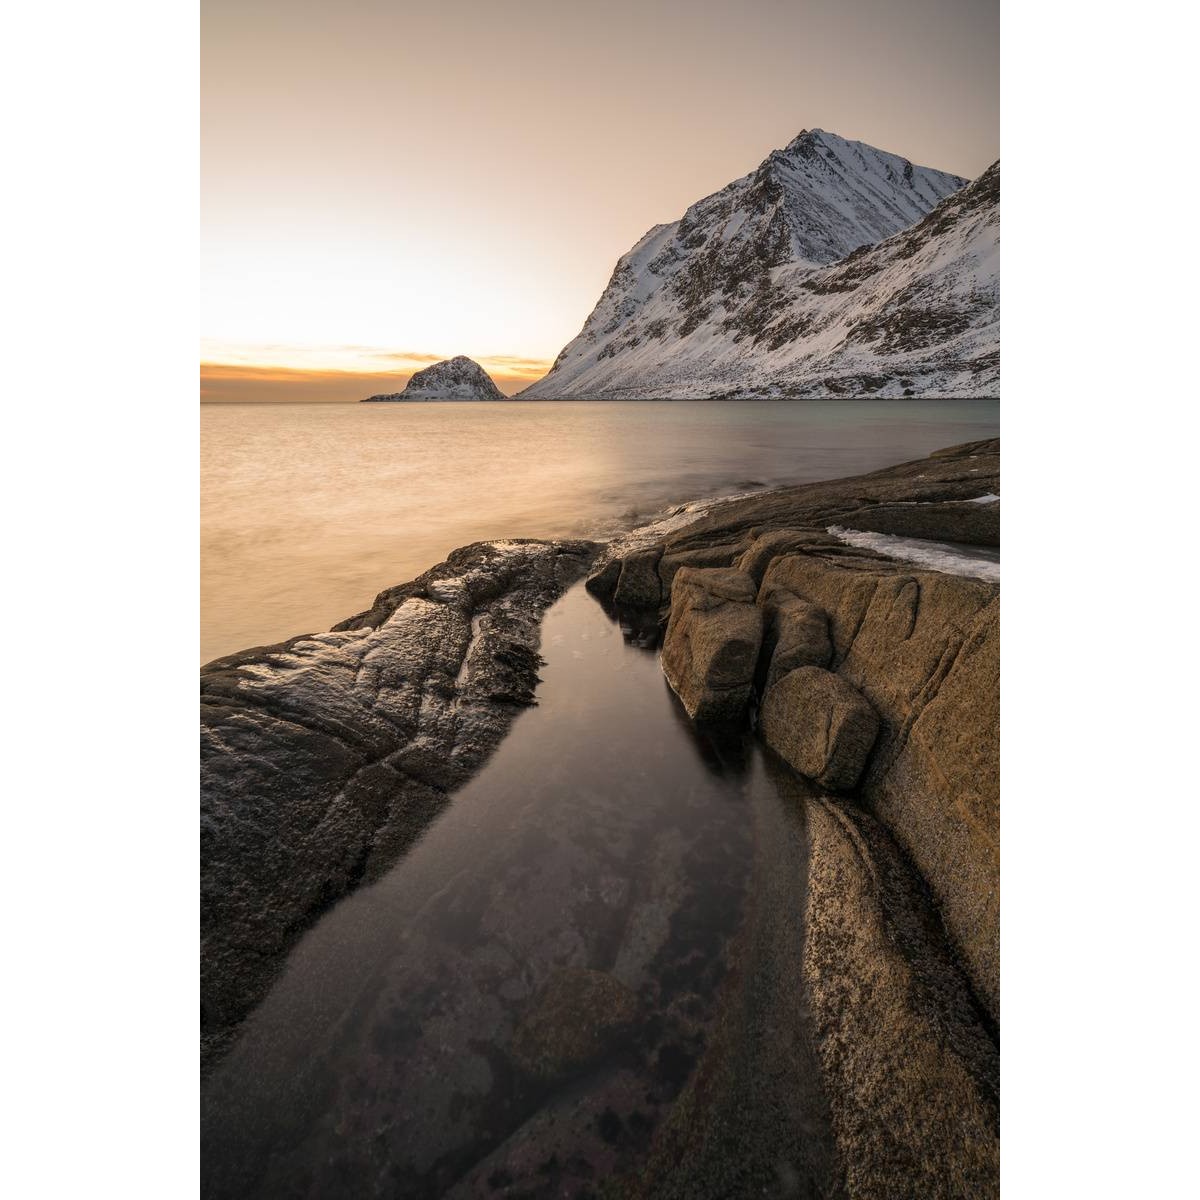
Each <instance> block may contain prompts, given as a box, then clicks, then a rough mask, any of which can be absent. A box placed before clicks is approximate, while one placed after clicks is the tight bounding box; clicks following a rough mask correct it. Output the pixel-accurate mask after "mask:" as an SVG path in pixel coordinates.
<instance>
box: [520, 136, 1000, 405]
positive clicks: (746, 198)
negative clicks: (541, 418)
mask: <svg viewBox="0 0 1200 1200" xmlns="http://www.w3.org/2000/svg"><path fill="white" fill-rule="evenodd" d="M999 182H1000V180H999V164H996V165H995V166H993V167H992V168H990V169H989V170H988V171H987V172H985V174H984V175H983V176H981V177H980V179H978V180H976V181H975V182H974V183H973V184H971V185H970V186H969V187H966V188H964V187H963V185H964V184H965V183H966V181H965V180H962V179H959V178H958V177H957V176H953V175H947V174H945V173H943V172H939V171H932V170H929V169H928V168H924V167H915V166H913V164H912V163H909V162H907V161H906V160H904V159H901V158H898V157H896V156H895V155H891V154H886V153H884V152H882V151H879V150H875V149H873V148H872V147H869V146H865V145H863V144H862V143H858V142H848V141H846V140H844V139H842V138H839V137H837V136H836V135H833V134H829V133H824V132H822V131H821V130H813V131H810V132H805V133H802V134H801V135H800V136H799V137H797V138H796V139H795V140H794V141H792V142H791V143H790V144H789V145H788V146H787V147H786V148H785V149H784V150H781V151H775V152H774V153H772V154H771V155H770V156H769V157H768V158H767V159H766V161H765V162H763V163H762V165H761V166H759V168H758V169H757V170H756V171H754V172H752V173H751V174H750V175H747V176H746V177H745V178H743V179H740V180H737V181H735V182H734V183H731V184H730V185H729V186H728V187H726V188H725V189H723V190H722V191H720V192H717V193H716V194H715V195H713V196H709V197H707V198H706V199H704V200H701V201H700V202H699V203H697V204H694V205H693V206H692V207H691V208H690V209H688V211H687V213H685V214H684V216H683V218H682V219H681V220H680V221H677V222H675V223H673V224H671V225H661V226H657V227H656V228H654V229H652V230H651V231H650V232H649V233H648V234H646V236H645V237H644V238H643V239H642V240H641V241H640V242H639V243H638V244H637V245H636V246H635V247H634V248H633V249H632V250H631V251H630V252H629V253H628V254H626V255H625V256H624V257H623V258H622V259H621V260H620V262H619V263H618V264H617V268H616V270H615V271H614V273H613V277H612V280H611V281H610V282H609V285H608V287H607V288H606V289H605V292H604V294H603V296H601V298H600V301H599V303H598V304H597V305H596V308H595V310H594V311H593V312H592V315H591V316H590V317H589V318H588V320H587V322H586V324H585V325H584V327H583V330H582V331H581V332H580V334H579V336H578V337H577V338H575V340H574V341H572V342H571V343H569V344H568V345H567V346H566V347H565V348H564V349H563V351H562V353H561V354H559V356H558V358H557V360H556V361H555V364H554V366H553V367H552V369H551V370H550V372H549V374H547V375H546V376H545V377H544V378H543V379H541V380H539V381H538V382H537V383H535V384H534V385H533V386H532V387H530V388H527V389H526V390H525V391H524V392H522V393H521V395H522V396H523V397H525V398H529V399H542V398H551V397H577V398H597V399H605V398H611V399H650V398H655V397H661V398H669V399H685V398H704V397H723V398H749V397H759V396H763V397H775V396H795V397H821V396H859V395H878V396H903V395H918V396H974V395H995V394H997V393H998V374H999V366H998V359H999V352H998V342H999V333H998V329H999ZM960 189H961V190H960Z"/></svg>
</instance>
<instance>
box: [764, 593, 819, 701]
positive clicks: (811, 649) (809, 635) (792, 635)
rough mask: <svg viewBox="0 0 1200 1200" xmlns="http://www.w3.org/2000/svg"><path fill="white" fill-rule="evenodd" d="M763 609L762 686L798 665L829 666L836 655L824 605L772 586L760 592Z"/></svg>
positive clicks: (776, 679) (779, 677) (766, 688)
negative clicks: (766, 590) (822, 606)
mask: <svg viewBox="0 0 1200 1200" xmlns="http://www.w3.org/2000/svg"><path fill="white" fill-rule="evenodd" d="M758 603H759V605H760V607H761V608H762V610H763V617H764V631H763V648H762V653H761V654H760V655H759V659H758V666H759V669H758V678H757V682H758V686H759V690H760V691H761V692H763V693H766V692H767V691H768V690H769V689H770V688H772V687H774V686H775V684H776V683H778V682H779V680H780V679H782V678H783V677H784V676H785V675H786V674H787V673H788V672H789V671H794V670H795V669H796V668H797V667H828V666H829V663H830V661H831V660H832V658H833V642H832V641H830V638H829V617H828V615H827V614H826V612H825V610H824V609H823V608H821V607H820V605H817V604H813V603H811V602H810V601H808V600H805V599H803V598H802V597H800V596H797V595H796V594H795V593H794V592H789V591H788V590H787V589H786V588H772V589H771V590H770V591H769V592H765V593H760V595H759V599H758Z"/></svg>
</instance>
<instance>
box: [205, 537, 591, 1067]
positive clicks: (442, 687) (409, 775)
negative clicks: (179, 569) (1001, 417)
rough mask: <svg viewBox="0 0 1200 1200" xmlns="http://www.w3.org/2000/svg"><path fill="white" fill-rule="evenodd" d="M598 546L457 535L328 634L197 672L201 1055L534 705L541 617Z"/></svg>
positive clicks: (214, 1048)
mask: <svg viewBox="0 0 1200 1200" xmlns="http://www.w3.org/2000/svg"><path fill="white" fill-rule="evenodd" d="M598 550H599V547H598V546H597V545H596V544H595V543H592V542H582V541H580V542H537V541H513V542H483V543H478V544H476V545H473V546H466V547H463V548H462V549H460V550H456V551H455V552H454V553H453V554H451V555H450V557H449V559H448V560H447V561H446V562H444V563H440V564H439V565H438V566H436V567H434V568H433V569H432V570H430V571H427V572H425V574H423V575H421V576H419V577H418V578H417V579H415V580H413V581H412V582H411V583H406V584H402V585H400V586H399V587H395V588H390V589H388V590H386V591H384V592H381V593H380V594H379V596H378V597H376V599H375V603H374V604H373V605H372V607H371V608H370V609H368V610H367V611H366V612H363V613H360V614H358V615H357V616H355V617H351V618H349V619H348V620H346V621H344V622H342V623H341V624H340V625H338V626H337V627H336V628H335V629H333V630H331V631H330V632H329V633H323V634H313V635H311V636H305V637H298V638H293V639H291V640H290V641H287V642H283V643H280V644H279V645H275V646H264V647H259V648H256V649H252V650H245V651H242V652H241V653H238V654H233V655H229V656H227V657H225V658H220V659H217V660H216V661H214V662H211V663H208V664H207V665H206V666H204V667H203V668H201V671H200V762H201V775H200V780H201V802H200V831H201V832H200V853H201V873H200V903H201V910H200V911H201V918H200V919H201V930H200V937H201V949H200V968H201V978H200V1004H201V1017H200V1021H201V1048H202V1061H203V1063H204V1064H205V1065H208V1064H211V1062H212V1061H214V1060H215V1058H216V1057H218V1056H219V1055H220V1053H221V1051H222V1050H223V1049H224V1047H225V1046H226V1045H227V1044H228V1042H229V1040H230V1038H231V1037H232V1036H233V1034H234V1032H235V1031H236V1029H237V1026H238V1024H239V1023H240V1022H241V1021H242V1019H243V1018H244V1017H245V1016H246V1014H247V1013H248V1012H249V1011H250V1010H251V1009H252V1008H253V1007H254V1005H255V1004H256V1003H257V1002H258V1001H259V1000H260V999H261V998H262V996H263V995H264V994H265V993H266V991H267V989H268V988H269V986H270V984H271V981H272V979H273V978H274V977H275V975H276V973H277V972H278V969H279V967H280V966H281V964H282V962H283V960H284V958H285V957H286V955H287V952H288V950H289V949H290V948H291V947H292V946H293V945H294V944H295V942H296V940H297V939H298V938H299V936H300V935H301V934H302V933H303V932H304V930H305V929H307V928H308V927H309V926H310V925H311V924H312V923H313V921H315V920H316V918H317V917H318V916H320V914H321V913H322V912H324V911H325V910H326V909H327V908H329V906H330V905H331V904H333V903H334V902H335V901H336V900H338V899H339V898H340V897H341V896H343V895H345V894H346V893H347V892H349V891H351V890H352V889H353V888H354V887H356V886H357V885H358V884H359V883H360V882H362V881H363V880H370V879H373V878H377V877H378V875H379V874H380V873H381V872H382V871H384V870H385V869H386V868H387V867H388V866H390V865H391V864H392V863H393V862H394V861H395V860H396V858H397V857H398V856H399V855H400V854H401V853H402V852H403V850H404V848H405V847H406V846H408V845H409V844H410V843H411V842H412V841H413V839H414V838H415V837H417V836H418V835H419V834H420V833H421V831H422V830H423V829H424V828H425V826H426V825H427V824H428V823H429V821H430V820H432V819H433V817H434V816H435V815H436V814H437V813H438V812H439V811H440V810H441V808H442V807H443V805H444V804H445V803H446V801H447V799H448V798H449V796H450V793H451V792H453V790H454V789H455V788H457V787H459V786H461V785H462V783H464V782H465V781H466V780H467V779H468V778H469V777H470V776H471V774H472V773H473V772H474V771H475V770H477V769H478V767H479V766H480V764H481V763H482V762H483V761H484V760H485V759H486V758H487V756H488V755H489V754H490V753H491V752H492V751H493V750H494V749H495V748H496V746H498V745H499V743H500V740H501V739H502V738H503V736H504V734H505V732H506V731H507V730H508V727H509V725H510V724H511V723H512V720H513V718H514V717H515V716H516V714H517V713H518V712H520V711H521V710H522V709H523V708H526V707H528V706H529V705H531V704H533V703H535V701H534V689H535V688H536V686H537V683H538V675H537V669H538V665H539V658H538V639H539V621H540V618H541V614H542V613H543V612H544V611H545V610H546V608H548V607H549V605H550V604H552V603H553V602H554V600H556V599H557V598H558V597H559V596H560V595H561V594H562V592H563V590H564V589H565V588H566V587H568V586H569V585H570V584H571V583H573V582H574V581H575V580H576V579H578V578H579V577H580V576H581V575H582V574H583V573H584V572H585V571H586V570H587V568H588V566H589V564H590V563H591V561H592V559H593V558H594V556H595V554H596V553H597V551H598Z"/></svg>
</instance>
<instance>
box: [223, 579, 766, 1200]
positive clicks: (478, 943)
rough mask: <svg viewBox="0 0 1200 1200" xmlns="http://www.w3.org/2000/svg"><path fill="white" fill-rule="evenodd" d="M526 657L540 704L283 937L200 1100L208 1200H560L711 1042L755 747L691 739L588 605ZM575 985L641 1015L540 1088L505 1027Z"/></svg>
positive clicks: (645, 1130) (553, 621)
mask: <svg viewBox="0 0 1200 1200" xmlns="http://www.w3.org/2000/svg"><path fill="white" fill-rule="evenodd" d="M543 655H544V656H545V658H546V660H547V665H546V667H545V668H544V670H543V675H544V683H543V684H542V686H541V687H540V688H539V692H538V699H539V707H538V708H535V709H532V710H530V711H529V712H527V713H525V714H523V715H522V716H521V717H519V718H518V720H517V722H516V724H515V725H514V728H513V731H512V733H511V735H510V736H509V738H508V739H507V740H506V741H505V742H504V744H503V745H502V746H501V747H500V749H499V751H498V752H497V753H496V755H495V756H494V757H493V758H492V760H491V761H490V762H489V763H488V764H487V766H486V767H485V768H484V769H483V771H482V772H481V773H480V774H479V775H478V776H477V777H476V778H475V780H474V781H472V783H470V784H469V785H468V786H467V787H465V788H464V789H463V790H462V791H461V792H460V793H458V795H457V796H456V797H455V798H454V800H453V802H452V803H451V805H450V806H449V807H448V809H447V810H446V811H445V812H444V814H443V815H442V816H441V817H440V818H439V820H438V821H437V822H436V823H435V824H434V825H433V826H431V827H430V829H429V830H428V831H427V833H426V834H425V836H424V837H423V838H422V839H421V841H420V842H418V843H417V845H416V846H415V847H413V848H412V849H411V850H410V852H409V853H408V855H407V856H406V857H405V858H404V859H403V860H402V861H401V862H399V863H398V864H397V865H396V866H395V867H394V868H393V870H392V871H391V872H390V873H389V874H388V875H386V876H385V877H384V878H383V879H381V880H380V881H379V882H378V883H376V884H374V885H372V886H370V887H368V888H365V889H363V890H362V891H360V892H358V893H356V894H355V895H353V896H351V897H349V898H347V899H346V900H345V901H343V902H342V903H341V904H340V905H339V906H338V907H336V908H335V909H334V910H333V911H332V912H330V913H329V914H328V915H327V916H326V917H325V918H324V919H323V920H322V921H321V922H320V923H319V924H318V925H317V926H316V927H315V928H314V929H313V930H312V931H311V932H310V933H309V934H308V935H307V936H306V937H305V938H304V939H303V941H302V942H301V943H300V944H299V946H298V947H297V948H296V950H295V951H294V953H293V954H292V956H291V958H290V959H289V961H288V964H287V967H286V969H285V972H284V974H283V975H282V976H281V978H280V980H279V981H278V983H277V985H276V987H275V988H274V989H273V991H272V992H271V993H270V995H269V996H268V997H267V999H266V1000H265V1002H264V1003H263V1004H262V1006H261V1007H260V1008H259V1009H258V1011H257V1012H256V1013H255V1014H254V1015H253V1016H252V1017H251V1018H250V1020H249V1021H248V1022H247V1026H246V1028H245V1030H244V1032H243V1035H242V1037H241V1039H240V1040H239V1041H238V1043H236V1044H235V1046H234V1048H233V1049H232V1051H231V1052H230V1054H229V1056H228V1057H227V1058H226V1059H225V1060H224V1062H223V1063H222V1064H221V1065H220V1066H219V1067H218V1068H217V1070H216V1072H215V1073H214V1075H213V1076H212V1077H211V1079H210V1080H209V1081H208V1083H207V1085H206V1088H205V1097H204V1177H205V1194H206V1195H208V1196H211V1197H218V1196H221V1197H234V1196H236V1197H249V1196H264V1197H265V1196H270V1197H280V1196H311V1197H337V1196H354V1197H360V1196H369V1195H392V1196H405V1197H421V1196H430V1197H432V1196H441V1195H446V1194H453V1195H475V1194H480V1195H488V1194H495V1193H494V1192H493V1189H494V1188H499V1187H502V1186H505V1185H506V1183H507V1182H517V1181H526V1180H528V1181H532V1183H534V1184H536V1185H537V1189H536V1194H539V1195H540V1194H543V1189H545V1191H544V1194H547V1195H550V1194H553V1195H557V1194H575V1192H574V1191H573V1190H572V1189H573V1188H574V1187H576V1186H578V1185H581V1184H582V1182H583V1181H584V1180H586V1179H588V1178H592V1177H594V1178H596V1179H597V1180H599V1179H602V1178H604V1177H606V1176H609V1175H611V1174H612V1173H613V1172H614V1171H620V1170H622V1169H624V1168H627V1167H628V1166H629V1165H630V1164H631V1163H632V1162H633V1161H635V1160H636V1159H637V1156H638V1155H640V1154H642V1153H643V1152H644V1151H645V1148H646V1146H647V1145H648V1143H649V1140H650V1138H651V1136H652V1135H653V1132H654V1130H655V1129H656V1128H657V1127H658V1126H659V1125H660V1123H661V1120H662V1118H663V1115H664V1112H665V1110H666V1106H668V1105H669V1104H670V1102H671V1101H672V1100H673V1099H674V1097H675V1096H676V1095H677V1094H678V1093H679V1091H680V1089H681V1088H682V1087H683V1086H684V1084H685V1082H686V1081H687V1079H688V1077H689V1075H690V1073H691V1071H692V1068H693V1066H694V1064H695V1062H696V1061H697V1058H698V1056H699V1053H700V1051H701V1049H702V1048H703V1046H704V1044H705V1039H706V1037H707V1036H708V1030H709V1027H710V1024H711V1021H712V1017H713V1012H714V1001H715V997H716V993H717V989H718V987H719V985H720V984H721V982H722V979H723V977H724V975H725V973H726V970H727V967H728V950H729V942H730V939H731V937H732V936H733V934H734V933H735V932H736V930H737V927H738V925H739V922H740V920H741V915H742V905H743V898H744V894H745V890H746V888H747V886H748V881H749V868H750V863H751V860H752V857H753V837H754V832H753V827H754V821H753V819H752V814H751V811H750V810H751V808H752V806H753V805H755V804H761V803H762V802H763V800H764V798H765V797H768V796H773V795H774V794H775V793H774V791H773V787H772V784H771V781H770V778H769V776H768V772H767V770H766V768H765V766H764V763H763V760H762V756H761V751H760V750H759V749H758V748H757V746H756V744H755V743H754V742H753V741H752V740H751V739H750V738H748V737H744V736H742V735H736V736H732V737H731V738H730V739H729V740H725V741H721V740H712V739H710V738H706V737H704V736H702V735H700V734H698V733H697V732H696V731H695V730H694V728H693V727H692V726H691V724H690V723H689V722H688V721H687V720H686V718H685V717H684V716H683V714H682V712H681V710H680V708H679V706H678V704H677V702H676V701H675V699H674V697H673V696H672V695H671V694H670V692H669V690H668V689H667V687H666V684H665V681H664V680H663V678H662V675H661V672H660V670H659V667H658V664H657V661H656V656H655V654H654V651H653V649H652V648H651V649H645V648H639V647H637V646H634V645H631V644H629V643H627V642H626V641H625V640H624V639H623V638H622V636H621V634H620V631H619V630H618V628H617V627H616V626H615V625H614V624H613V623H612V622H611V621H610V620H609V619H608V618H607V617H606V616H605V615H604V613H603V612H602V611H601V610H600V609H599V607H597V606H596V604H595V603H594V601H592V600H591V598H590V597H589V596H588V595H587V594H586V592H585V591H584V590H583V587H582V585H576V586H575V587H574V588H573V589H571V591H569V592H568V593H567V595H566V596H564V597H563V598H562V599H561V600H560V601H559V602H558V603H557V604H556V605H555V606H554V607H553V608H552V609H551V610H550V612H549V613H548V614H547V617H546V621H545V626H544V630H543ZM579 967H586V968H591V969H593V970H596V971H600V972H604V973H606V974H607V975H609V976H611V977H612V978H614V979H615V980H617V981H619V982H620V984H622V985H625V986H626V987H627V988H629V989H630V990H631V991H632V992H633V993H634V994H635V995H636V997H637V1010H638V1016H637V1019H636V1022H635V1025H634V1029H633V1031H632V1034H631V1035H630V1036H629V1037H628V1038H627V1039H626V1040H624V1041H620V1042H618V1043H617V1044H615V1045H614V1046H613V1047H611V1049H610V1050H609V1051H608V1052H607V1053H606V1055H605V1056H604V1057H602V1058H601V1059H600V1060H599V1061H593V1063H592V1064H590V1065H589V1066H587V1067H586V1068H581V1069H579V1070H575V1071H574V1072H571V1071H567V1072H566V1073H565V1074H564V1075H563V1076H562V1077H560V1078H554V1079H550V1080H545V1079H540V1078H535V1077H534V1076H532V1075H530V1074H528V1073H527V1072H526V1071H525V1070H524V1069H523V1068H522V1067H521V1066H520V1065H519V1062H518V1061H516V1059H517V1056H514V1055H513V1054H512V1053H510V1050H511V1047H512V1042H513V1035H514V1030H515V1029H516V1028H517V1026H518V1025H519V1023H520V1022H521V1020H522V1018H523V1017H524V1016H525V1015H526V1014H527V1013H528V1012H529V1010H530V1007H531V1004H532V1003H533V1001H534V999H535V998H536V996H537V995H538V992H539V989H540V988H541V987H542V985H543V984H544V983H545V982H546V981H547V979H549V978H550V977H551V976H552V974H553V973H554V972H556V971H559V970H561V969H563V968H579ZM571 1019H572V1018H571V1016H570V1014H569V1013H568V1014H566V1016H565V1017H564V1020H567V1021H570V1020H571Z"/></svg>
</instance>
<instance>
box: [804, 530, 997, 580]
mask: <svg viewBox="0 0 1200 1200" xmlns="http://www.w3.org/2000/svg"><path fill="white" fill-rule="evenodd" d="M827 532H828V533H831V534H833V536H834V537H835V538H837V539H838V541H839V542H844V543H845V544H846V545H848V546H855V547H857V548H858V549H859V550H874V551H875V553H876V554H882V555H884V556H885V557H886V558H896V559H899V560H900V561H902V562H910V563H914V564H916V565H917V566H921V567H926V568H927V569H928V570H930V571H941V572H942V573H943V574H946V575H965V576H967V577H968V578H970V579H985V580H987V581H988V582H989V583H999V582H1000V564H999V563H998V562H992V561H991V560H989V559H985V558H972V557H970V556H969V555H967V554H963V553H962V552H961V551H959V550H955V549H954V547H953V546H946V545H943V543H941V542H927V541H925V540H924V539H922V538H905V537H895V536H893V535H892V534H890V533H867V532H865V531H862V530H858V529H843V528H842V526H840V525H830V526H829V528H828V530H827Z"/></svg>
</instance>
